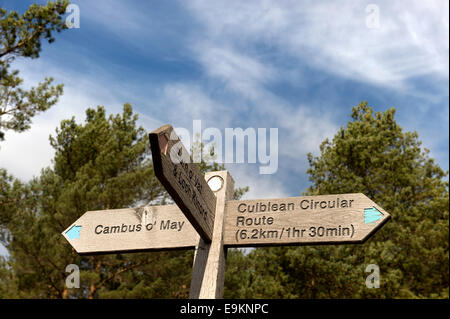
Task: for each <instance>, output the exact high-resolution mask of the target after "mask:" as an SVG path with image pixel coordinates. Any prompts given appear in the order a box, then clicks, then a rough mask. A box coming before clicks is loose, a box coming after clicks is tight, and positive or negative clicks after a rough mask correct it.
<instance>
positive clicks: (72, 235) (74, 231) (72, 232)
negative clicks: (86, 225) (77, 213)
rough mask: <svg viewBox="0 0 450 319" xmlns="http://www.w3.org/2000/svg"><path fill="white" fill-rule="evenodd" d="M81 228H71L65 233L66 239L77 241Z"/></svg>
mask: <svg viewBox="0 0 450 319" xmlns="http://www.w3.org/2000/svg"><path fill="white" fill-rule="evenodd" d="M80 232H81V226H72V227H70V229H69V230H68V231H66V235H67V237H69V239H78V238H79V237H80Z"/></svg>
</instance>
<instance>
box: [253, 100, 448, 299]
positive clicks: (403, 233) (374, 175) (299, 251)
mask: <svg viewBox="0 0 450 319" xmlns="http://www.w3.org/2000/svg"><path fill="white" fill-rule="evenodd" d="M394 115H395V109H394V108H391V109H389V110H387V111H386V112H384V113H383V112H377V113H375V114H374V113H373V110H372V108H371V107H369V106H368V105H367V102H362V103H361V104H359V105H358V106H357V107H354V108H353V110H352V114H351V116H352V120H351V121H350V122H348V124H347V127H346V128H344V127H341V129H340V130H339V131H338V132H337V134H336V135H335V136H334V138H333V140H332V141H329V140H328V139H327V140H325V141H324V142H323V143H322V144H321V146H320V156H318V157H314V156H312V155H311V154H309V155H308V160H309V163H310V168H309V169H308V171H307V172H308V174H309V176H310V180H311V182H312V186H311V187H309V188H308V190H307V192H306V193H305V195H319V194H341V193H356V192H361V193H364V194H366V195H367V196H368V197H370V198H371V199H372V200H373V201H375V202H376V203H378V204H379V205H380V206H381V207H383V208H384V209H385V210H386V211H388V212H389V213H390V214H391V216H392V220H391V221H390V222H389V223H388V224H386V225H385V226H384V227H383V228H382V229H381V230H379V231H378V232H377V233H376V234H375V235H374V237H372V238H371V239H369V240H368V241H367V242H366V243H364V244H362V245H341V246H321V247H298V248H282V247H278V248H263V249H257V250H255V251H253V252H252V253H251V254H250V255H249V258H251V260H253V261H254V262H253V264H252V265H251V266H250V267H249V271H248V272H249V276H251V277H254V278H253V280H252V282H250V283H249V285H248V287H247V290H249V291H251V292H252V293H253V294H254V296H255V297H282V298H288V297H294V298H448V296H449V290H448V289H449V288H448V287H449V281H448V274H449V252H448V236H449V232H448V229H449V219H448V207H449V199H448V181H445V177H446V176H448V172H443V171H442V169H441V168H440V167H439V165H437V164H436V163H435V162H434V160H433V159H432V158H430V157H429V150H427V149H423V150H422V148H421V142H420V141H419V139H418V134H417V132H403V130H402V129H401V127H400V126H399V125H398V124H397V123H396V121H395V119H394ZM369 264H376V265H378V266H379V269H380V288H378V289H376V288H372V289H369V288H367V287H366V285H365V280H366V277H367V276H368V275H369V273H367V272H366V271H365V270H366V267H367V266H368V265H369Z"/></svg>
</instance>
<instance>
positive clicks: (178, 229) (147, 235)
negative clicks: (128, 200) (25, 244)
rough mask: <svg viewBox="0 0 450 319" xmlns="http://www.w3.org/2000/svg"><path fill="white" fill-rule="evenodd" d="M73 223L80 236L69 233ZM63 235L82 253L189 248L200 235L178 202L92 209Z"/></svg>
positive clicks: (192, 246) (195, 243) (196, 241)
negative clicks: (79, 229)
mask: <svg viewBox="0 0 450 319" xmlns="http://www.w3.org/2000/svg"><path fill="white" fill-rule="evenodd" d="M73 226H81V231H80V233H79V238H75V239H74V238H70V236H68V234H67V232H68V231H69V230H70V229H71V228H72V227H73ZM62 235H63V236H64V238H66V240H67V241H68V242H69V243H70V244H71V245H72V246H73V248H74V249H75V250H76V252H77V253H78V254H80V255H94V254H105V253H111V254H112V253H119V252H121V253H124V252H141V251H152V250H163V249H164V250H166V249H187V248H194V247H195V246H196V245H197V243H198V240H199V238H200V237H199V235H198V234H197V232H196V231H195V229H194V228H193V227H192V225H190V223H189V221H188V220H187V219H186V217H185V216H184V214H183V213H182V212H181V210H180V209H179V208H178V207H177V206H176V205H164V206H147V207H144V208H143V207H140V208H124V209H110V210H99V211H88V212H86V213H85V214H84V215H83V216H81V217H80V218H79V219H78V220H77V221H75V223H73V224H72V225H70V226H69V227H68V228H67V229H66V230H65V231H64V232H63V233H62Z"/></svg>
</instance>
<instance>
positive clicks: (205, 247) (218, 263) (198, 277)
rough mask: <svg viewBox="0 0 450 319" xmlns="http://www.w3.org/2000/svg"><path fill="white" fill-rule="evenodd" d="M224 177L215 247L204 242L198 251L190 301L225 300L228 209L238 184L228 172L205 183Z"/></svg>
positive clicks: (217, 215) (217, 173)
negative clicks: (225, 242)
mask: <svg viewBox="0 0 450 319" xmlns="http://www.w3.org/2000/svg"><path fill="white" fill-rule="evenodd" d="M213 176H220V177H221V178H222V179H223V181H224V183H223V186H222V188H221V189H219V190H218V191H217V192H215V194H216V198H217V202H216V211H215V216H216V217H215V221H214V232H213V237H212V241H211V243H205V242H204V241H203V240H202V239H200V240H199V244H198V245H197V247H196V252H195V257H194V267H193V270H192V280H191V287H190V293H189V298H200V299H218V298H222V297H223V287H224V281H225V263H226V248H225V247H224V245H223V230H224V214H225V205H226V203H227V201H228V200H230V199H232V198H233V193H234V181H233V179H232V177H231V175H230V174H229V173H228V172H227V171H220V172H208V173H206V175H205V179H206V180H208V179H209V178H211V177H213Z"/></svg>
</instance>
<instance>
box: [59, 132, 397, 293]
mask: <svg viewBox="0 0 450 319" xmlns="http://www.w3.org/2000/svg"><path fill="white" fill-rule="evenodd" d="M149 137H150V143H151V149H152V157H153V165H154V170H155V175H156V177H157V178H158V179H159V180H160V182H161V183H162V184H163V185H164V187H165V188H166V190H167V192H168V193H169V194H170V195H171V197H172V198H173V200H174V201H175V203H176V205H165V206H146V207H140V208H125V209H114V210H101V211H89V212H86V213H85V214H84V215H83V216H81V217H80V218H79V219H78V220H77V221H75V222H74V223H73V224H72V225H70V226H69V227H68V228H67V229H66V230H65V231H64V232H63V233H62V235H63V236H64V238H66V239H67V240H68V242H69V243H70V244H71V245H72V247H73V248H74V249H75V250H76V251H77V253H79V254H86V255H88V254H104V253H117V252H136V251H152V250H163V249H164V250H165V249H188V248H195V257H194V265H193V270H192V280H191V287H190V294H189V297H190V298H221V297H222V296H223V284H224V275H225V259H226V250H227V248H228V247H256V246H273V245H314V244H351V243H354V244H361V243H363V242H364V241H366V240H367V239H368V238H369V237H370V236H371V235H373V234H374V233H375V232H376V231H377V230H378V229H380V228H381V227H382V226H383V225H384V224H385V223H386V222H387V221H388V220H389V219H390V218H391V216H390V215H389V214H388V213H387V212H386V211H385V210H384V209H383V208H382V207H380V206H379V205H377V204H376V203H374V202H373V201H372V200H370V199H369V198H368V197H366V196H365V195H364V194H361V193H354V194H336V195H321V196H301V197H287V198H276V199H258V200H232V197H233V192H234V181H233V179H232V177H231V176H230V174H229V173H228V172H227V171H220V172H209V173H206V175H205V177H203V175H202V174H201V172H200V171H199V169H198V167H197V165H196V164H195V163H193V162H192V159H191V157H190V155H189V153H188V151H187V150H186V148H185V147H184V146H183V144H182V143H181V141H180V139H179V138H178V136H177V135H176V134H175V131H174V130H173V128H172V126H170V125H165V126H162V127H160V128H159V129H157V130H155V131H153V132H152V133H150V136H149Z"/></svg>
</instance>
